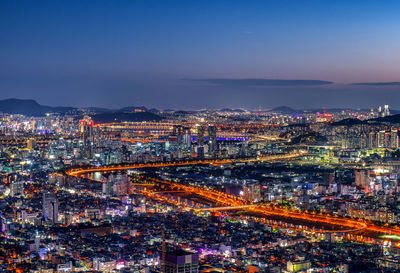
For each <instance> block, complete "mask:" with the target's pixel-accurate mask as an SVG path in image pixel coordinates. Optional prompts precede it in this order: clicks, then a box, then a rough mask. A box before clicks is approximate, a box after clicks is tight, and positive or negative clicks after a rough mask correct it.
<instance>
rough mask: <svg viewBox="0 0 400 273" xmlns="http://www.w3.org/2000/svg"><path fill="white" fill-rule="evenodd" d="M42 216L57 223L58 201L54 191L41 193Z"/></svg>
mask: <svg viewBox="0 0 400 273" xmlns="http://www.w3.org/2000/svg"><path fill="white" fill-rule="evenodd" d="M43 217H44V219H45V220H50V221H51V222H53V223H54V224H57V223H58V201H57V198H56V196H55V195H54V193H50V192H44V193H43Z"/></svg>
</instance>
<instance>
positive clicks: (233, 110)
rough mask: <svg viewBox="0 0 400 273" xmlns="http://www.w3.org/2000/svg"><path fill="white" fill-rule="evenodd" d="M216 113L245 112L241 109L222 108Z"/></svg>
mask: <svg viewBox="0 0 400 273" xmlns="http://www.w3.org/2000/svg"><path fill="white" fill-rule="evenodd" d="M218 112H228V113H229V112H230V113H245V112H246V110H243V109H231V108H223V109H221V110H218Z"/></svg>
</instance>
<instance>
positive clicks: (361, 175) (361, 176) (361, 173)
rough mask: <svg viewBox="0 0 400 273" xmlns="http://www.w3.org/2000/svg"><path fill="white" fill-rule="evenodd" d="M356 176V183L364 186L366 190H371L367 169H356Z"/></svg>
mask: <svg viewBox="0 0 400 273" xmlns="http://www.w3.org/2000/svg"><path fill="white" fill-rule="evenodd" d="M355 177H356V179H355V180H356V181H355V182H356V185H357V186H360V187H361V188H363V190H364V191H366V192H368V191H369V174H368V171H367V170H356V171H355Z"/></svg>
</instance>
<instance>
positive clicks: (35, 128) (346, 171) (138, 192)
mask: <svg viewBox="0 0 400 273" xmlns="http://www.w3.org/2000/svg"><path fill="white" fill-rule="evenodd" d="M159 114H160V116H162V117H163V118H164V120H161V121H158V122H116V123H107V124H100V123H96V122H95V115H92V114H91V113H90V112H87V113H85V114H83V115H82V113H79V115H78V114H77V115H73V114H70V115H64V116H60V115H54V114H49V115H47V116H44V117H24V116H21V115H4V116H3V118H2V120H1V121H0V129H1V134H0V144H1V145H0V180H1V182H0V232H1V236H2V241H1V242H0V268H1V270H9V271H14V272H27V271H30V272H49V273H50V272H82V271H104V272H191V273H197V272H356V271H354V268H363V266H365V264H367V265H368V266H369V267H371V268H376V269H378V268H379V270H383V272H396V270H398V269H399V268H400V267H399V262H398V261H399V260H400V259H399V258H398V257H399V256H398V254H397V247H396V244H397V240H400V239H398V238H394V237H390V238H389V239H387V238H384V237H382V238H377V241H379V242H381V241H382V244H381V245H374V244H358V243H354V242H351V241H349V240H343V237H341V238H339V237H338V236H336V237H335V236H333V237H332V236H323V235H321V233H313V232H306V231H296V230H293V229H290V228H285V227H282V226H281V227H279V228H277V227H275V226H273V225H268V224H265V223H262V222H261V221H260V219H261V218H260V217H259V216H257V215H251V214H248V213H247V214H246V213H241V212H240V211H239V212H238V211H236V212H235V211H222V212H219V213H212V212H206V211H202V212H199V211H196V210H195V209H194V208H195V207H196V205H198V204H200V205H201V207H209V206H212V205H215V204H213V202H212V200H211V201H210V200H202V199H201V198H199V197H198V196H195V195H192V194H183V193H180V192H179V191H169V190H167V189H165V188H162V187H160V188H157V191H155V190H154V191H152V192H157V194H153V193H150V191H149V190H148V188H146V185H147V184H154V183H155V182H154V181H157V179H159V180H165V181H173V182H175V183H182V184H185V185H192V186H196V187H204V188H206V189H213V190H215V191H221V192H224V193H226V194H229V195H233V196H237V197H238V198H240V199H241V200H243V201H244V202H245V203H246V204H248V205H252V204H260V205H262V204H272V205H274V206H276V207H281V208H285V209H288V210H293V211H300V212H301V211H304V212H307V213H314V214H315V215H335V216H337V217H342V218H348V219H359V220H360V221H361V220H362V221H371V222H374V223H376V224H378V225H382V226H385V225H390V226H395V225H398V224H399V222H400V208H399V207H398V206H397V204H398V202H399V201H400V190H399V180H400V173H399V171H398V170H399V167H398V166H400V163H399V162H400V161H399V159H400V152H399V133H398V128H399V125H398V124H396V123H376V122H372V123H354V124H353V123H350V124H348V123H346V122H344V123H336V122H339V121H340V120H346V119H348V118H356V119H357V120H360V121H365V120H372V119H375V118H378V117H382V118H384V117H387V116H390V112H389V108H388V107H386V106H385V107H382V108H380V109H379V108H378V110H377V111H375V110H373V111H372V110H371V111H369V112H367V113H364V114H363V112H362V111H358V112H357V111H342V112H338V113H336V112H335V113H332V114H331V113H327V112H326V111H323V112H322V113H317V114H316V113H302V114H299V115H293V114H290V115H289V114H282V113H277V112H267V111H266V112H263V111H253V112H250V111H243V112H241V111H232V112H229V111H198V112H193V113H185V114H182V113H179V114H174V113H173V112H165V113H159ZM298 149H302V150H305V151H307V153H306V154H305V155H304V156H303V157H301V158H298V159H293V160H291V161H276V162H262V161H261V158H263V156H266V155H280V154H286V153H290V152H292V151H295V150H298ZM198 159H213V160H214V159H230V160H232V161H231V162H234V163H227V164H224V165H218V166H214V165H193V166H183V167H168V168H167V167H164V168H156V169H139V170H134V171H133V170H130V171H127V172H111V173H102V172H95V173H89V174H86V175H85V176H83V177H70V176H68V175H66V172H65V170H67V169H68V168H70V167H72V166H82V167H84V166H97V167H100V166H105V165H110V164H113V165H121V164H125V163H136V162H137V163H139V162H141V163H145V162H169V161H190V160H198ZM240 159H251V160H249V161H248V162H247V161H246V162H241V161H240ZM227 162H229V161H227ZM143 185H144V186H143ZM166 191H168V195H165V194H166V193H164V192H166ZM168 198H173V200H174V201H173V202H166V200H167V199H168ZM387 235H389V236H390V234H387ZM382 236H383V235H382ZM385 242H387V243H385ZM384 243H385V244H386V245H384V246H382V245H383V244H384ZM365 257H368V259H367V260H368V262H365Z"/></svg>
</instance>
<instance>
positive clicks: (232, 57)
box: [0, 0, 400, 109]
mask: <svg viewBox="0 0 400 273" xmlns="http://www.w3.org/2000/svg"><path fill="white" fill-rule="evenodd" d="M398 14H400V3H399V2H398V1H294V0H293V1H284V0H277V1H267V0H264V1H241V0H235V1H217V0H214V1H165V0H164V1H133V0H131V1H122V0H120V1H118V0H117V1H111V0H109V1H102V0H98V1H89V0H83V1H82V0H80V1H74V0H69V1H41V0H36V1H33V0H32V1H23V0H21V1H12V0H9V1H8V0H4V1H1V2H0V60H1V61H0V98H10V97H17V98H33V99H36V100H37V101H39V102H40V103H43V104H49V105H75V106H88V105H90V106H106V107H122V106H126V105H146V106H149V107H162V108H184V109H190V108H203V107H209V108H216V107H248V108H255V107H258V106H261V107H265V108H268V107H274V106H279V105H289V106H292V107H322V106H327V107H355V108H358V107H366V108H368V107H371V106H375V105H376V104H384V103H389V104H391V105H393V106H392V107H394V108H396V107H397V108H400V102H399V103H397V104H396V101H400V100H399V99H400V84H391V85H372V86H371V85H350V84H351V83H354V82H357V83H364V82H368V83H369V82H398V81H400V54H399V53H398V49H399V48H400V35H399V34H400V31H399V29H400V16H398ZM185 79H198V80H197V81H193V80H185ZM241 79H284V80H288V83H287V84H285V85H284V86H281V85H278V86H276V85H271V84H265V82H263V84H261V85H257V86H254V85H246V84H243V83H245V82H243V81H237V80H241ZM207 80H208V81H207ZM221 80H222V81H221ZM226 80H229V81H230V80H233V81H230V84H224V83H226ZM235 80H236V83H238V84H232V82H235ZM291 80H315V81H331V82H334V83H333V84H323V85H309V86H308V85H298V82H295V81H291ZM259 82H261V81H259Z"/></svg>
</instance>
